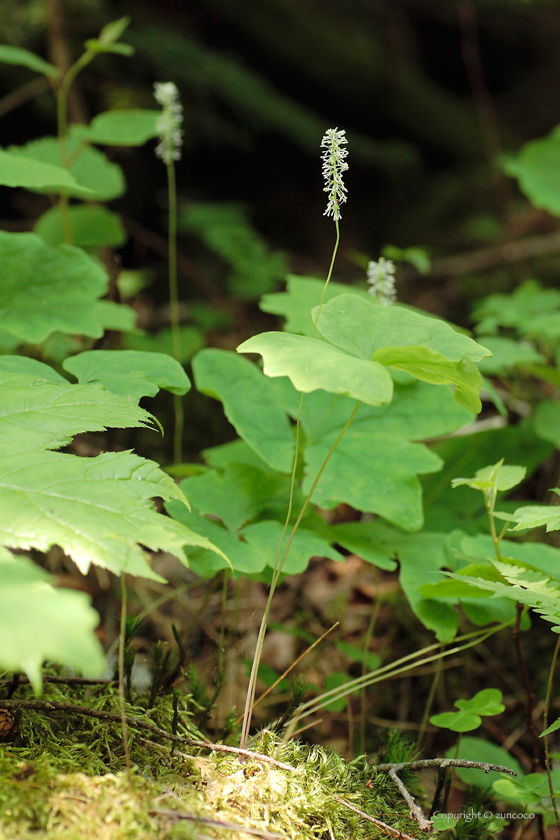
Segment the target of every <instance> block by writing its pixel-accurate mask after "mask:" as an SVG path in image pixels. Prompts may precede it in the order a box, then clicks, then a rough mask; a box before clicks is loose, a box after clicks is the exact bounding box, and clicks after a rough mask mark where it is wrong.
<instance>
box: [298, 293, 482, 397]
mask: <svg viewBox="0 0 560 840" xmlns="http://www.w3.org/2000/svg"><path fill="white" fill-rule="evenodd" d="M317 316H319V319H318V321H317V328H318V329H319V331H320V332H321V333H322V335H323V336H324V337H325V338H326V339H328V341H330V342H332V343H333V344H335V345H336V346H337V347H339V348H341V349H342V350H344V351H345V352H347V353H351V354H352V355H353V356H357V357H358V358H359V359H363V360H373V361H377V362H381V363H382V364H383V365H390V366H391V367H395V368H398V369H399V370H404V371H406V372H407V373H410V374H411V375H412V376H414V377H416V378H417V379H421V380H423V381H425V382H431V383H433V384H437V385H440V384H445V383H453V384H454V385H455V399H456V400H457V402H458V403H459V404H460V405H462V406H464V407H465V408H467V409H468V410H469V411H474V412H475V413H476V412H479V411H480V409H481V404H480V399H479V396H478V391H479V389H480V386H481V385H482V377H481V376H480V374H479V372H478V370H477V368H476V367H475V365H474V364H473V363H474V362H475V361H479V360H480V359H481V358H483V357H484V356H489V355H490V351H489V350H487V349H486V348H485V347H482V346H481V345H480V344H477V343H476V341H473V340H472V339H471V338H468V336H465V335H462V334H461V333H457V332H455V331H454V330H453V329H452V328H451V327H450V326H449V325H448V324H446V323H445V322H444V321H438V320H436V319H434V318H427V317H426V316H424V315H420V314H419V313H417V312H412V311H410V310H408V309H405V308H403V307H400V306H379V305H378V304H376V303H375V302H374V301H371V302H370V301H368V300H364V299H363V298H362V297H359V296H358V295H348V294H344V295H339V296H338V297H336V298H333V299H332V300H331V301H329V302H328V303H326V304H325V305H324V306H323V307H321V311H320V313H319V307H316V308H315V309H314V310H313V312H312V317H313V319H315V318H316V317H317ZM327 390H330V389H327Z"/></svg>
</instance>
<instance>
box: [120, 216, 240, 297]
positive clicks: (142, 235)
mask: <svg viewBox="0 0 560 840" xmlns="http://www.w3.org/2000/svg"><path fill="white" fill-rule="evenodd" d="M121 221H122V223H123V225H124V227H125V228H126V230H127V231H128V232H129V233H130V235H131V236H133V237H134V239H136V240H138V242H141V243H143V244H144V245H146V247H148V248H150V250H152V251H155V253H156V254H159V255H160V256H161V257H163V258H164V259H167V258H168V256H169V244H168V242H167V239H166V238H165V236H161V235H160V234H159V233H156V232H155V231H153V230H150V229H149V228H147V227H145V225H143V224H141V223H140V222H137V221H136V220H135V219H131V218H130V217H129V216H122V219H121ZM177 270H178V271H180V273H181V274H183V275H184V276H185V277H188V279H189V280H190V281H191V282H192V283H194V284H195V286H198V288H199V289H200V290H201V291H203V292H204V293H205V294H206V295H207V297H208V298H209V299H210V300H212V302H213V303H215V304H219V303H221V302H225V298H224V296H223V294H222V293H221V292H220V290H219V288H218V287H217V286H216V285H215V284H214V283H213V282H212V281H211V280H209V279H208V278H207V277H206V276H205V275H203V274H202V273H201V271H200V270H199V269H198V267H197V266H196V265H195V263H193V262H192V260H190V259H189V258H188V257H187V256H186V255H185V254H183V253H182V252H181V251H179V250H178V251H177Z"/></svg>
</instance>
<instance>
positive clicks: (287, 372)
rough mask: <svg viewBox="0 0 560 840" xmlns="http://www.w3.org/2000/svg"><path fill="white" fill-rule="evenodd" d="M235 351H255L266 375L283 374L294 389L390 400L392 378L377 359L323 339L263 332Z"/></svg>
mask: <svg viewBox="0 0 560 840" xmlns="http://www.w3.org/2000/svg"><path fill="white" fill-rule="evenodd" d="M237 352H238V353H259V354H260V355H261V356H262V357H263V362H264V366H263V370H264V373H265V374H266V375H267V376H272V377H274V376H287V377H288V378H289V379H290V380H291V381H292V383H293V385H294V387H295V388H296V389H297V390H298V391H303V392H309V391H316V390H317V389H322V390H324V391H329V392H330V393H332V394H342V395H344V396H348V397H353V398H354V399H356V400H361V401H362V402H364V403H367V404H368V405H384V404H385V403H388V402H390V401H391V397H392V394H393V382H392V380H391V377H390V376H389V374H388V373H387V371H386V370H385V368H384V367H383V365H380V364H379V363H378V362H373V361H365V360H363V359H356V358H355V357H353V356H351V355H349V354H348V353H346V352H344V351H343V350H339V349H338V348H337V347H333V346H332V345H329V344H327V343H325V342H324V341H318V340H317V339H315V338H308V337H307V336H303V335H291V334H290V333H280V332H266V333H261V334H260V335H255V336H253V337H252V338H249V339H248V340H247V341H244V342H243V344H241V345H240V346H239V347H238V348H237Z"/></svg>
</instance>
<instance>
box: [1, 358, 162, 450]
mask: <svg viewBox="0 0 560 840" xmlns="http://www.w3.org/2000/svg"><path fill="white" fill-rule="evenodd" d="M20 359H21V361H22V362H23V363H26V364H24V365H23V367H25V368H26V367H29V369H30V370H31V369H33V365H34V364H35V365H40V363H39V362H35V360H34V359H25V357H23V356H3V357H0V456H1V455H12V456H13V455H15V454H16V453H18V452H28V451H31V450H34V449H56V448H58V447H60V446H65V445H66V444H68V443H70V441H71V440H72V437H73V436H74V435H76V434H79V433H80V432H86V431H88V432H94V431H97V432H100V431H105V429H107V428H109V427H112V428H119V429H122V428H127V427H131V426H148V425H150V423H151V422H152V419H153V418H152V417H151V415H150V414H148V412H147V411H145V410H144V409H142V408H139V407H138V406H137V405H135V404H134V403H132V402H130V401H129V400H127V399H125V398H124V397H121V396H118V395H117V394H114V393H113V392H112V391H109V390H107V388H104V387H103V386H102V385H100V384H99V383H91V382H89V383H85V384H83V385H71V384H70V383H69V382H64V380H63V379H62V377H60V382H53V381H52V380H47V379H43V378H38V376H37V375H30V374H27V373H18V372H16V371H15V370H14V371H10V370H6V369H4V370H3V369H2V368H3V367H4V365H6V366H8V365H9V364H10V360H13V362H12V364H14V363H15V362H17V361H18V360H20ZM27 363H28V364H27ZM15 366H16V365H15V364H14V367H15ZM44 367H47V366H46V365H44ZM38 370H40V368H38ZM54 373H55V372H54V371H53V374H54ZM14 463H15V461H14Z"/></svg>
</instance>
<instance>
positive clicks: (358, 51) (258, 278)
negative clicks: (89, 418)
mask: <svg viewBox="0 0 560 840" xmlns="http://www.w3.org/2000/svg"><path fill="white" fill-rule="evenodd" d="M124 15H129V16H130V18H131V24H130V26H129V27H128V29H127V31H126V34H125V40H126V41H127V42H128V43H130V44H132V45H133V46H134V48H135V53H134V55H133V56H132V57H131V58H127V57H124V56H121V55H115V54H103V55H100V56H98V57H97V58H96V60H95V61H94V62H93V63H92V64H91V65H89V66H88V68H87V70H86V71H85V72H83V73H81V74H80V75H79V76H78V79H77V81H76V83H75V85H74V87H73V90H72V91H71V96H70V100H69V116H70V121H71V122H73V123H84V122H85V123H87V122H90V121H91V119H92V118H93V117H94V116H95V115H96V114H98V113H100V112H102V111H105V110H107V109H112V108H119V109H122V108H125V109H126V108H154V107H156V102H155V100H154V98H153V83H154V81H173V82H175V83H176V84H177V86H178V88H179V90H180V94H181V100H182V103H183V107H184V116H185V122H184V131H185V136H184V154H183V158H182V160H181V161H180V162H179V163H178V165H177V178H178V189H179V201H180V206H179V211H180V217H179V235H180V241H179V272H180V275H179V283H180V297H181V300H182V311H181V318H182V324H183V330H184V336H183V337H184V356H185V358H184V361H185V362H186V361H188V359H189V358H190V356H192V354H194V353H195V352H196V351H197V350H198V349H199V348H200V347H201V346H204V345H207V344H211V345H212V344H213V345H217V346H221V347H225V348H228V349H233V348H234V347H235V346H236V345H237V344H238V343H239V341H240V340H242V339H243V338H245V337H246V336H247V335H250V334H253V333H255V332H258V331H260V330H261V329H263V328H264V329H266V328H269V327H270V326H272V325H274V324H275V323H276V322H275V321H273V320H272V319H271V318H270V316H267V315H265V314H264V313H262V312H261V311H259V309H258V307H257V301H258V298H259V297H260V295H262V294H263V293H267V292H270V291H274V290H281V289H282V288H283V286H282V284H283V278H284V277H285V276H286V274H287V273H288V272H293V273H298V274H304V275H307V276H317V277H324V275H325V271H326V268H327V266H328V263H329V261H330V255H331V251H332V246H333V240H334V228H333V225H332V221H330V220H329V219H327V218H325V217H324V215H323V211H324V207H325V196H324V193H323V183H322V178H321V164H320V159H319V146H320V141H321V137H322V135H323V133H324V131H325V130H326V128H328V127H333V126H339V127H340V128H345V129H346V131H347V135H348V141H349V145H348V148H349V153H350V154H349V163H350V170H349V172H348V173H347V176H346V184H347V187H348V191H349V200H348V203H347V204H346V205H345V208H344V213H343V216H344V218H343V220H342V224H341V247H340V250H339V259H338V261H337V265H336V269H335V275H336V279H337V280H340V281H342V282H351V283H355V282H362V283H363V281H364V279H365V266H366V265H367V260H368V259H377V257H378V256H379V254H380V253H384V254H385V256H391V257H393V258H397V259H398V260H400V269H399V276H398V288H399V299H400V300H401V301H403V302H405V303H410V304H414V305H416V306H419V307H421V308H423V309H425V310H427V311H431V312H434V313H437V314H439V315H443V316H444V317H448V318H450V319H452V320H453V321H455V322H456V323H457V324H459V325H461V326H463V327H466V328H471V329H472V327H473V321H472V320H471V317H470V313H471V312H472V310H473V309H475V308H476V307H477V306H478V304H479V303H480V301H481V300H482V299H483V298H484V297H485V296H486V295H488V293H490V292H493V291H494V292H499V293H508V292H511V291H512V290H513V289H514V288H516V287H517V286H519V284H520V283H521V282H522V281H523V280H525V279H527V278H528V277H536V278H538V279H539V280H540V281H541V282H542V283H543V284H544V285H545V286H546V285H553V284H555V283H556V282H557V274H558V251H559V249H560V242H559V241H557V240H558V239H559V237H558V236H557V234H556V224H557V223H556V220H555V218H554V217H553V216H551V215H549V214H548V213H547V212H546V211H544V210H541V209H536V208H535V207H533V206H532V205H531V204H530V203H529V202H528V200H527V199H526V198H525V197H524V196H523V195H522V193H521V192H520V190H519V187H518V185H517V182H516V181H515V180H513V179H512V178H510V177H508V175H506V174H505V171H504V166H502V165H500V161H505V160H506V158H507V155H508V154H510V155H511V154H512V153H513V154H515V153H516V152H517V151H518V150H519V149H520V148H521V146H522V145H523V144H524V143H526V142H527V141H529V140H531V139H534V138H536V137H541V136H542V135H545V134H547V133H548V132H549V131H550V130H551V129H553V128H554V126H555V125H556V124H557V123H558V122H560V58H559V53H558V49H557V45H558V41H559V36H560V14H559V4H558V2H557V0H532V2H531V0H346V2H344V3H340V2H335V0H245V2H243V3H238V2H234V0H189V2H186V0H183V1H182V2H181V0H158V2H155V0H134V2H131V1H130V0H128V1H127V0H25V2H24V0H3V2H2V4H1V6H0V42H3V43H7V44H11V45H17V46H22V47H26V48H28V49H30V50H33V51H34V52H37V53H38V54H40V55H42V56H43V57H45V58H47V59H48V60H49V61H51V62H52V63H54V64H56V65H57V66H59V67H60V68H61V69H62V70H63V71H64V70H66V69H67V68H68V67H69V66H70V64H71V63H72V62H73V61H74V60H75V59H76V58H77V57H78V56H79V55H80V54H81V52H82V49H83V43H84V41H85V40H86V39H87V38H89V37H91V36H92V35H93V34H95V33H97V32H98V31H99V30H100V29H101V28H102V26H104V25H105V24H106V23H107V22H108V21H110V20H115V19H117V18H120V17H122V16H124ZM0 120H1V123H0V126H1V132H0V137H1V141H0V142H1V144H2V146H3V147H9V146H10V145H11V144H17V145H22V144H25V143H26V142H28V141H29V140H32V139H34V138H38V137H41V136H43V135H45V134H50V135H54V134H55V133H56V112H55V101H54V97H53V94H52V91H51V90H50V89H49V82H48V81H47V80H46V79H44V78H43V77H39V78H37V77H36V76H35V75H34V74H33V73H32V72H31V71H30V70H28V69H26V68H25V67H19V66H11V65H9V64H0ZM153 147H154V143H153V142H149V143H148V144H146V145H145V146H139V147H135V148H122V147H120V148H119V147H105V148H104V151H105V154H106V155H108V156H109V157H110V158H111V159H112V160H114V161H115V162H117V163H118V164H119V165H120V166H121V167H122V169H123V170H124V173H125V177H126V182H127V191H126V193H125V194H124V195H121V196H119V197H118V198H116V199H115V200H113V201H112V202H110V207H111V208H112V209H113V210H115V211H116V212H117V213H118V214H120V216H121V218H122V225H123V229H121V228H119V230H118V231H117V234H118V236H117V235H116V239H115V245H116V246H117V247H118V251H117V254H116V260H117V262H116V263H115V265H116V268H118V267H119V266H120V267H121V268H123V269H124V271H123V272H122V274H121V276H120V279H119V292H120V296H121V298H123V299H125V300H127V301H128V302H129V303H131V304H132V305H133V306H134V308H135V309H136V312H137V315H138V324H139V326H140V327H141V328H142V329H144V330H146V331H147V333H146V335H144V336H140V335H138V336H129V337H128V338H126V346H130V347H134V348H137V349H139V348H145V349H148V347H150V348H151V349H165V348H167V347H168V345H169V346H170V336H169V333H168V327H169V307H168V297H167V265H166V257H167V241H166V226H167V192H166V175H165V169H164V167H163V166H161V163H160V161H158V160H157V159H156V157H155V155H154V154H153ZM504 165H505V164H504ZM0 202H1V208H0V228H4V229H7V230H26V229H31V228H32V227H33V226H34V224H35V222H36V220H37V219H38V218H39V216H41V214H43V213H44V212H45V211H46V210H47V209H48V208H49V207H50V201H49V199H48V197H46V196H42V195H37V194H32V193H29V192H26V191H23V190H16V191H14V190H11V191H9V190H7V189H2V190H0ZM86 238H87V237H86ZM123 239H124V240H126V241H124V243H123V244H122V245H121V244H120V243H121V242H122V241H123ZM512 244H513V246H514V247H513V249H512ZM111 259H115V257H111ZM430 264H431V265H430ZM116 273H118V271H116ZM51 343H53V342H51ZM76 349H79V348H76ZM69 350H71V348H68V347H67V346H66V344H65V345H64V347H62V346H61V347H60V348H58V347H54V345H53V347H51V348H50V350H49V353H50V357H51V358H56V356H57V353H58V355H59V356H60V357H61V358H63V357H64V355H66V354H67V352H69ZM72 352H75V351H72ZM53 354H54V355H53ZM195 399H196V398H195ZM203 404H204V400H203ZM195 413H196V412H195ZM202 415H203V417H202V420H200V423H199V422H198V421H196V420H194V419H193V422H192V423H191V429H192V435H193V439H192V441H191V444H192V454H193V455H194V453H195V451H199V450H200V448H201V446H204V445H209V444H211V443H212V442H216V439H215V436H214V434H212V433H210V432H209V431H208V423H209V420H208V418H207V417H205V416H204V411H203V412H202ZM216 422H217V423H218V426H220V422H221V421H216ZM197 426H198V428H197ZM201 435H202V440H200V436H201ZM218 436H219V435H218Z"/></svg>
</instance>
